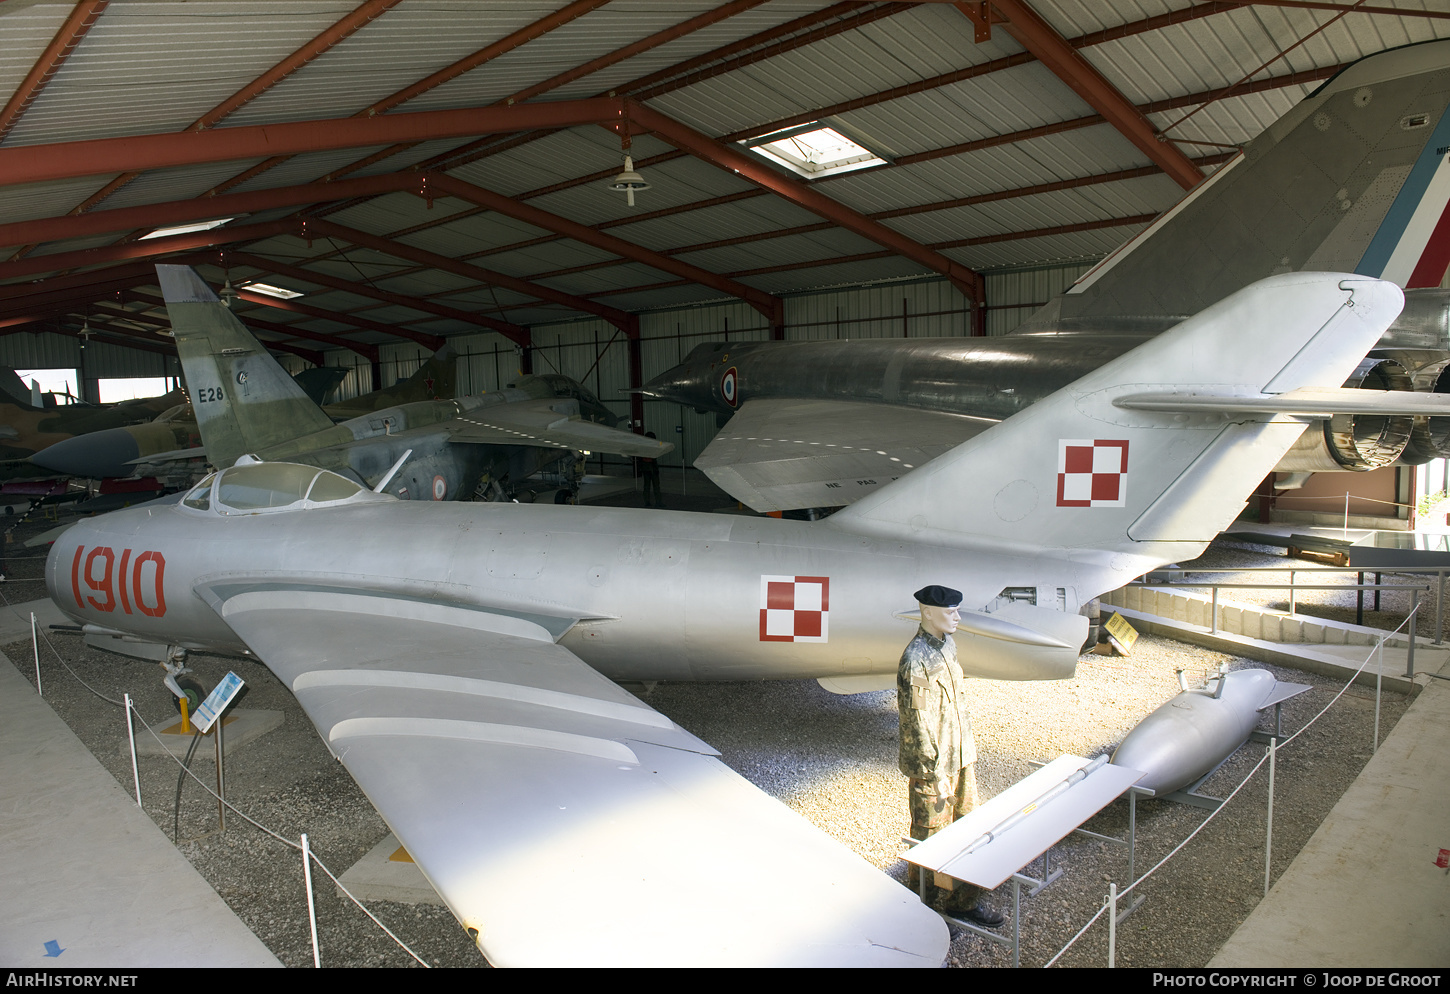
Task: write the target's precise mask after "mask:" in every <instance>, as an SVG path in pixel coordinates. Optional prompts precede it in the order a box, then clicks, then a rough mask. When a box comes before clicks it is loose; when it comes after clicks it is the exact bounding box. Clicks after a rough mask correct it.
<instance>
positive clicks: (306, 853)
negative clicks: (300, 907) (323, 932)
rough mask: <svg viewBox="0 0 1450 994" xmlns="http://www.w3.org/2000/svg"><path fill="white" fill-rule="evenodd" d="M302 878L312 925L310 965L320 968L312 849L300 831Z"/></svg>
mask: <svg viewBox="0 0 1450 994" xmlns="http://www.w3.org/2000/svg"><path fill="white" fill-rule="evenodd" d="M302 880H303V882H304V883H305V884H306V886H307V921H308V922H309V923H310V924H311V925H312V966H313V967H314V968H315V969H318V970H320V969H322V956H321V954H320V953H319V952H318V950H317V909H316V908H315V907H314V906H313V904H312V850H311V849H309V848H308V847H307V833H306V832H303V833H302Z"/></svg>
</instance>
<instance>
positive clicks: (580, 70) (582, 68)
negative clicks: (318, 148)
mask: <svg viewBox="0 0 1450 994" xmlns="http://www.w3.org/2000/svg"><path fill="white" fill-rule="evenodd" d="M765 2H766V0H731V2H730V3H726V4H722V5H721V6H719V7H716V8H715V9H713V10H707V11H705V12H704V13H703V14H697V15H696V16H694V17H692V18H690V19H688V20H685V21H681V22H680V23H679V24H676V25H673V26H672V27H668V28H665V29H664V30H663V31H656V32H655V33H654V34H652V35H650V36H648V37H646V38H641V39H640V40H638V41H635V42H631V43H630V44H628V45H625V46H624V47H623V48H617V49H615V50H614V51H612V52H608V53H606V54H604V55H601V56H599V57H598V58H596V59H591V60H589V61H588V62H585V63H583V64H582V65H578V66H575V67H574V68H572V69H566V70H565V71H564V72H561V73H557V74H556V75H554V76H551V77H549V78H548V79H545V80H541V81H540V82H538V83H534V84H532V85H530V86H526V87H524V88H523V89H522V90H519V91H517V92H516V93H513V94H510V95H509V96H507V97H503V98H501V99H499V100H497V101H495V102H494V103H493V104H492V106H495V107H500V106H508V105H513V104H521V103H523V102H524V101H526V100H531V99H533V98H534V97H537V96H539V95H540V94H543V93H547V92H549V91H550V90H556V89H558V88H559V87H561V86H567V85H568V84H570V83H572V82H574V81H575V80H578V79H582V78H583V77H585V76H591V75H593V74H594V73H596V72H599V71H600V70H602V69H607V68H609V67H610V66H612V65H614V64H615V63H617V62H622V61H624V60H625V59H630V58H633V57H634V56H636V55H639V54H641V53H643V52H647V51H649V50H650V49H652V48H657V47H658V46H660V45H664V44H666V43H668V42H671V41H676V40H677V39H680V38H683V37H685V36H686V35H688V34H691V33H692V32H695V31H698V30H700V29H701V28H704V27H709V26H710V25H712V24H715V23H717V22H719V21H723V20H725V19H726V18H728V17H733V16H734V15H736V14H738V13H740V12H741V11H744V10H748V9H750V8H751V7H758V6H760V5H761V4H762V3H765ZM613 92H614V91H610V93H609V95H611V96H612V95H613ZM416 144H418V143H417V142H408V143H404V144H398V145H393V146H390V147H388V148H384V149H381V150H379V151H377V152H374V153H373V154H371V155H369V156H367V157H366V158H364V159H360V160H358V161H357V162H353V163H351V164H349V165H346V166H343V167H342V168H341V169H337V170H334V171H333V172H331V173H329V174H328V175H327V176H326V177H324V178H326V179H336V178H338V177H340V176H346V175H348V174H349V173H351V172H354V171H356V170H358V169H363V168H365V167H367V166H371V165H374V164H375V163H378V162H381V161H382V160H384V159H387V158H390V157H392V156H394V155H397V154H398V153H400V152H404V151H407V150H408V149H410V148H412V147H413V146H414V145H416ZM450 168H452V167H450Z"/></svg>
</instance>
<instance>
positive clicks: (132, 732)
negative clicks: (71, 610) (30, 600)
mask: <svg viewBox="0 0 1450 994" xmlns="http://www.w3.org/2000/svg"><path fill="white" fill-rule="evenodd" d="M30 617H31V618H32V619H33V618H34V617H35V615H33V614H32V615H31V616H30ZM124 702H125V705H126V744H127V745H128V746H130V747H131V779H132V780H133V781H134V782H135V784H136V807H138V808H139V807H141V772H140V770H139V769H137V767H136V728H135V726H134V725H132V724H131V695H130V694H126V695H125V697H124ZM143 810H144V809H143Z"/></svg>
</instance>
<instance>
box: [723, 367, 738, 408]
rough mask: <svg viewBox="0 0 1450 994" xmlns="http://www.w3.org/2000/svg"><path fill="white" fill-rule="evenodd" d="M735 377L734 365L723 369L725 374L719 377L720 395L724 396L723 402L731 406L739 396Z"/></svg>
mask: <svg viewBox="0 0 1450 994" xmlns="http://www.w3.org/2000/svg"><path fill="white" fill-rule="evenodd" d="M737 379H738V376H737V374H736V372H735V367H734V366H731V367H730V368H729V369H727V370H725V375H724V376H722V377H720V395H721V396H722V397H724V398H725V403H727V404H729V405H730V406H731V407H734V406H735V402H736V400H737V399H738V397H739V389H738V387H737V385H736V380H737Z"/></svg>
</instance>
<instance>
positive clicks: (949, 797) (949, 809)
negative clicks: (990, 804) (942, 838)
mask: <svg viewBox="0 0 1450 994" xmlns="http://www.w3.org/2000/svg"><path fill="white" fill-rule="evenodd" d="M906 789H907V802H908V807H909V808H910V809H911V837H912V838H913V839H929V838H931V837H932V836H933V835H935V834H936V833H937V832H940V831H941V830H942V829H944V828H946V827H947V826H948V825H950V824H951V823H952V822H954V821H956V820H957V819H958V818H962V817H965V816H966V815H967V814H969V813H970V812H971V811H972V810H973V809H974V808H976V806H977V805H978V804H980V803H981V801H980V799H979V798H978V796H977V764H976V763H969V764H967V765H966V766H964V767H962V769H961V770H960V771H959V772H958V773H957V775H956V776H955V777H952V778H951V779H949V780H941V781H936V780H908V781H907V788H906ZM919 873H920V869H919V868H918V867H917V866H915V865H913V864H908V865H907V871H906V886H908V887H910V888H911V889H912V890H918V891H919V889H920V876H919ZM935 882H936V883H937V884H938V885H941V884H945V885H946V886H945V887H942V886H938V888H937V890H938V893H937V894H936V897H935V900H933V898H932V893H931V888H930V887H928V888H927V895H926V896H927V900H928V903H930V904H933V905H940V906H941V910H944V911H947V912H949V913H950V912H953V911H958V912H960V911H966V910H968V909H969V908H974V907H976V906H977V901H978V900H979V899H980V898H981V896H982V888H980V887H976V886H973V885H972V884H964V883H960V882H956V881H952V880H950V879H948V878H947V877H939V878H937V880H936V881H935Z"/></svg>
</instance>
